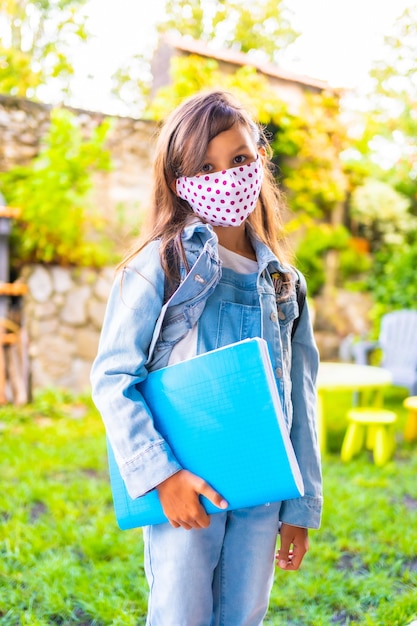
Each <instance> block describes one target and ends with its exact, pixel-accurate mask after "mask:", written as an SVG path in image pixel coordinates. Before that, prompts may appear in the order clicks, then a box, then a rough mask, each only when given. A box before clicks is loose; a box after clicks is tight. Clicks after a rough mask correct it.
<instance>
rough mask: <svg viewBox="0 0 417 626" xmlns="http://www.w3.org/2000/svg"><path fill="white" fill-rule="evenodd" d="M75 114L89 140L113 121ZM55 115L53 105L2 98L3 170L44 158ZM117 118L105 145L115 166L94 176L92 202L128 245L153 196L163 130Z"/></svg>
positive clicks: (0, 147) (0, 160)
mask: <svg viewBox="0 0 417 626" xmlns="http://www.w3.org/2000/svg"><path fill="white" fill-rule="evenodd" d="M69 110H70V111H71V112H72V113H73V114H74V115H75V116H76V118H77V121H78V124H79V126H80V128H81V129H82V131H83V133H84V135H85V136H86V137H89V136H90V135H91V132H92V130H93V129H94V128H96V127H97V126H98V125H99V124H101V123H102V122H103V120H104V119H106V117H108V116H105V115H104V114H102V113H96V112H92V111H84V110H80V109H69ZM50 114H51V107H50V106H48V105H46V104H41V103H37V102H32V101H30V100H25V99H23V98H12V97H9V96H2V95H0V171H7V170H9V169H10V168H11V167H13V166H14V165H26V164H28V163H29V162H30V160H31V159H33V158H34V157H35V156H36V155H37V154H38V152H39V148H40V144H41V139H42V137H43V136H44V135H45V133H46V132H47V130H48V127H49V123H50ZM112 120H113V123H112V127H111V130H110V132H109V135H108V138H107V144H106V146H105V147H106V148H107V149H108V150H109V151H110V155H111V161H112V168H111V171H110V172H99V173H97V174H95V175H94V180H93V183H94V185H93V192H92V198H91V202H92V204H93V205H94V206H95V207H99V208H100V212H101V214H102V215H104V216H105V217H106V219H107V220H108V222H109V232H113V234H114V236H115V238H116V242H121V244H122V245H128V242H126V241H123V238H124V237H127V235H128V233H129V230H130V229H134V228H136V226H137V224H138V218H139V214H140V213H141V212H142V211H144V210H145V209H146V203H147V200H148V197H149V191H150V169H151V162H152V157H153V146H154V140H155V133H156V130H157V126H156V124H155V123H154V122H150V121H147V120H138V119H133V118H129V117H112ZM6 202H7V198H6ZM121 215H122V219H121ZM121 222H123V224H124V226H123V228H121V226H120V223H121Z"/></svg>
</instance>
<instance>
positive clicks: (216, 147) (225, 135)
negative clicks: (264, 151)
mask: <svg viewBox="0 0 417 626" xmlns="http://www.w3.org/2000/svg"><path fill="white" fill-rule="evenodd" d="M240 149H242V150H244V149H247V150H255V149H256V146H255V142H254V140H253V137H252V135H251V134H250V132H249V129H248V128H247V127H246V126H244V125H243V124H234V125H233V126H232V127H231V128H229V129H228V130H225V131H223V132H221V133H219V134H218V135H216V137H213V139H212V140H211V141H210V142H209V144H208V146H207V152H206V155H207V157H209V156H215V155H216V154H217V153H219V152H234V151H235V150H240Z"/></svg>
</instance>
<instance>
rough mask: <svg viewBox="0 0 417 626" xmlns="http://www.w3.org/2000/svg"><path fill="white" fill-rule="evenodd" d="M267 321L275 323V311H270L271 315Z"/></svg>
mask: <svg viewBox="0 0 417 626" xmlns="http://www.w3.org/2000/svg"><path fill="white" fill-rule="evenodd" d="M269 319H270V320H271V321H272V322H276V321H277V319H278V316H277V314H276V313H275V311H272V313H271V315H270V316H269Z"/></svg>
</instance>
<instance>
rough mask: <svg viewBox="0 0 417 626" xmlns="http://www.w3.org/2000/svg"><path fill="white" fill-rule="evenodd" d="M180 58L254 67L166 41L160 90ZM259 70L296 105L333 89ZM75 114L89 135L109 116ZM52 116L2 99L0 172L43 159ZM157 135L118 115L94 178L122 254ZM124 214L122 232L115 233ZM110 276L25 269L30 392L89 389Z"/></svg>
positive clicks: (234, 56) (158, 64)
mask: <svg viewBox="0 0 417 626" xmlns="http://www.w3.org/2000/svg"><path fill="white" fill-rule="evenodd" d="M176 54H180V55H183V54H199V55H201V56H206V57H207V56H210V57H212V58H215V59H216V60H217V61H218V62H219V66H220V68H221V70H222V71H225V72H232V71H234V69H235V68H236V67H237V66H242V65H245V64H249V65H255V64H254V62H253V61H252V60H251V59H249V58H248V57H246V56H245V55H242V54H238V53H235V52H230V51H221V52H219V51H213V50H210V49H209V48H208V47H206V46H204V45H203V44H201V43H199V42H195V41H192V40H185V39H182V40H175V41H174V40H172V39H166V40H164V41H163V42H162V44H161V46H160V48H159V50H158V53H157V54H156V56H155V59H154V74H155V76H156V78H155V88H157V87H158V86H160V85H162V84H165V83H166V81H167V80H168V74H167V72H168V67H169V59H170V58H172V56H173V55H176ZM255 67H256V69H257V71H259V72H260V73H262V74H263V75H265V76H267V77H268V79H269V80H270V81H271V84H272V85H273V86H274V88H275V89H276V90H277V93H278V94H279V96H280V97H281V98H282V99H283V100H284V101H286V102H288V103H289V104H290V105H291V106H293V107H296V106H298V104H299V102H300V101H301V99H302V97H303V94H304V93H306V92H311V91H313V92H320V91H322V90H324V89H327V88H328V85H327V84H326V83H324V82H322V81H316V80H314V79H310V78H308V77H302V76H297V75H295V74H291V73H287V72H283V71H281V70H279V69H278V68H276V67H274V66H272V65H266V64H262V65H261V64H257V65H255ZM70 110H71V111H72V113H74V114H75V115H76V116H77V118H78V122H79V124H80V126H81V128H83V129H84V131H85V133H86V134H87V135H88V134H89V132H90V131H91V129H93V128H94V127H95V126H97V125H98V124H100V123H101V122H102V121H103V120H104V119H105V117H106V116H105V115H104V114H102V113H100V112H93V111H85V110H78V109H70ZM50 113H51V106H49V105H46V104H41V103H36V102H32V101H29V100H25V99H22V98H13V97H8V96H1V95H0V171H6V170H8V169H9V168H11V167H12V166H14V165H24V164H27V163H28V162H29V161H30V160H31V159H33V158H34V157H35V156H36V155H37V154H38V151H39V147H40V144H41V140H42V137H43V136H44V135H45V133H46V131H47V129H48V125H49V120H50ZM156 132H157V125H156V124H155V123H153V122H151V121H145V120H140V119H133V118H127V117H114V118H113V125H112V128H111V131H110V133H109V136H108V141H107V147H108V149H109V151H110V154H111V160H112V169H111V171H110V172H105V173H98V174H96V175H95V180H94V190H93V201H94V203H95V205H96V206H98V207H100V211H101V212H102V213H103V214H104V215H105V216H106V218H107V219H108V221H109V223H110V225H111V224H112V222H113V223H114V224H115V232H116V231H117V233H118V237H119V241H118V243H119V245H120V247H121V248H123V247H124V246H126V247H127V246H128V245H129V243H130V241H129V231H130V229H134V228H135V226H136V225H137V221H138V218H139V216H140V214H141V213H142V212H143V211H144V210H145V209H146V203H147V199H148V196H149V187H150V185H149V183H150V168H151V162H152V157H153V145H154V140H155V135H156ZM6 200H7V199H6ZM121 211H122V212H123V221H124V223H125V225H126V226H125V230H124V231H123V230H122V231H120V228H119V227H117V228H116V224H117V222H118V219H119V217H120V212H121ZM118 228H119V230H117V229H118ZM112 277H113V270H112V269H109V268H105V269H104V270H101V271H96V270H93V269H76V268H73V269H64V268H60V267H46V266H34V267H26V268H25V269H24V271H23V274H22V277H21V278H22V279H23V280H24V281H25V282H26V284H27V286H28V292H27V295H25V296H24V316H23V319H24V327H25V337H27V346H28V356H29V363H30V378H31V383H32V389H33V390H35V391H36V389H39V388H48V387H65V388H67V389H70V390H72V391H74V392H81V391H86V390H88V388H89V370H90V366H91V362H92V360H93V358H94V356H95V354H96V350H97V344H98V339H99V333H100V328H101V323H102V319H103V315H104V309H105V303H106V299H107V295H108V291H109V288H110V284H111V281H112ZM1 349H3V348H2V346H1V344H0V350H1Z"/></svg>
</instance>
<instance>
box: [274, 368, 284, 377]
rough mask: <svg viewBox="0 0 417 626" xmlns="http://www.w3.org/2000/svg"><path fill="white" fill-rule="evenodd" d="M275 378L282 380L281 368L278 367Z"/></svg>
mask: <svg viewBox="0 0 417 626" xmlns="http://www.w3.org/2000/svg"><path fill="white" fill-rule="evenodd" d="M275 376H276V377H277V378H282V369H281V368H280V367H277V368H276V370H275Z"/></svg>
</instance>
